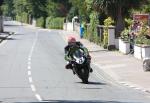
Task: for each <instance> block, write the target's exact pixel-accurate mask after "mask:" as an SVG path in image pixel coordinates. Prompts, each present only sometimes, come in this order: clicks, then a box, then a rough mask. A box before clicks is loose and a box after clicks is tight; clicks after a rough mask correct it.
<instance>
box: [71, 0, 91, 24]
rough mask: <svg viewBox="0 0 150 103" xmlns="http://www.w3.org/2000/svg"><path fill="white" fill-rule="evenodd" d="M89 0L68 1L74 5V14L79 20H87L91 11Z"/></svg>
mask: <svg viewBox="0 0 150 103" xmlns="http://www.w3.org/2000/svg"><path fill="white" fill-rule="evenodd" d="M90 1H91V0H70V1H69V2H70V3H71V4H72V7H74V9H75V10H77V11H78V12H76V11H75V13H76V14H74V15H76V16H77V15H78V16H79V18H80V21H86V22H89V21H90V20H89V18H90V17H89V15H90V13H91V12H92V11H91V6H90Z"/></svg>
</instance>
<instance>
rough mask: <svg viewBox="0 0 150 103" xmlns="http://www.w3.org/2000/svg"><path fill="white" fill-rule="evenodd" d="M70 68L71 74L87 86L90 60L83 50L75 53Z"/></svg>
mask: <svg viewBox="0 0 150 103" xmlns="http://www.w3.org/2000/svg"><path fill="white" fill-rule="evenodd" d="M72 67H73V69H72V70H73V72H74V73H75V74H76V75H77V76H78V77H79V78H80V79H81V80H82V82H83V83H85V84H88V78H89V73H90V60H89V58H88V56H86V55H85V53H84V51H83V50H81V49H79V50H76V51H75V53H74V55H73V62H72Z"/></svg>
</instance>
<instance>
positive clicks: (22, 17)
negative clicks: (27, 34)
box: [16, 12, 29, 23]
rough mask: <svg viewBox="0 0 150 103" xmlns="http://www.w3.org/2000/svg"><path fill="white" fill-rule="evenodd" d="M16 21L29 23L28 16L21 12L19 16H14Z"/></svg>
mask: <svg viewBox="0 0 150 103" xmlns="http://www.w3.org/2000/svg"><path fill="white" fill-rule="evenodd" d="M16 20H17V21H20V22H23V23H28V22H29V20H28V14H27V13H25V12H23V13H22V14H20V15H16Z"/></svg>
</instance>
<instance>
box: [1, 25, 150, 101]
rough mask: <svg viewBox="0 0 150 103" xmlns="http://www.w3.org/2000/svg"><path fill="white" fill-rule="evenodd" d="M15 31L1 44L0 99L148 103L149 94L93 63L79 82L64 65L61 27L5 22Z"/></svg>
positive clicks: (8, 27)
mask: <svg viewBox="0 0 150 103" xmlns="http://www.w3.org/2000/svg"><path fill="white" fill-rule="evenodd" d="M5 31H14V32H15V34H14V35H12V36H11V37H9V38H8V39H7V40H6V41H4V42H3V43H2V44H0V103H1V102H2V103H62V102H63V103H150V94H146V93H144V92H141V91H138V90H133V89H131V88H128V87H124V86H122V85H120V84H118V83H116V82H115V81H113V80H112V79H111V78H110V77H109V76H108V75H106V74H104V73H103V71H101V70H100V69H99V68H97V67H96V66H93V69H94V73H92V74H91V75H90V79H89V81H90V83H89V84H82V83H81V80H80V79H78V78H77V77H76V76H74V75H73V73H72V71H70V70H66V69H65V68H64V65H65V61H64V51H63V50H64V49H63V48H64V46H65V45H66V43H65V41H64V40H63V37H62V35H61V31H60V30H43V29H38V28H33V27H31V26H20V24H19V23H16V22H5Z"/></svg>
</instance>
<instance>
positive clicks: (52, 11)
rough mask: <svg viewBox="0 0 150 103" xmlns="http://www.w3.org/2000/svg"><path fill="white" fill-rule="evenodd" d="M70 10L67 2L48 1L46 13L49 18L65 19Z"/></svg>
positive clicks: (62, 0)
mask: <svg viewBox="0 0 150 103" xmlns="http://www.w3.org/2000/svg"><path fill="white" fill-rule="evenodd" d="M68 8H70V5H69V3H68V2H67V0H61V1H60V0H48V4H47V10H46V11H47V13H48V16H53V17H65V16H67V13H68V10H67V9H68Z"/></svg>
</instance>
